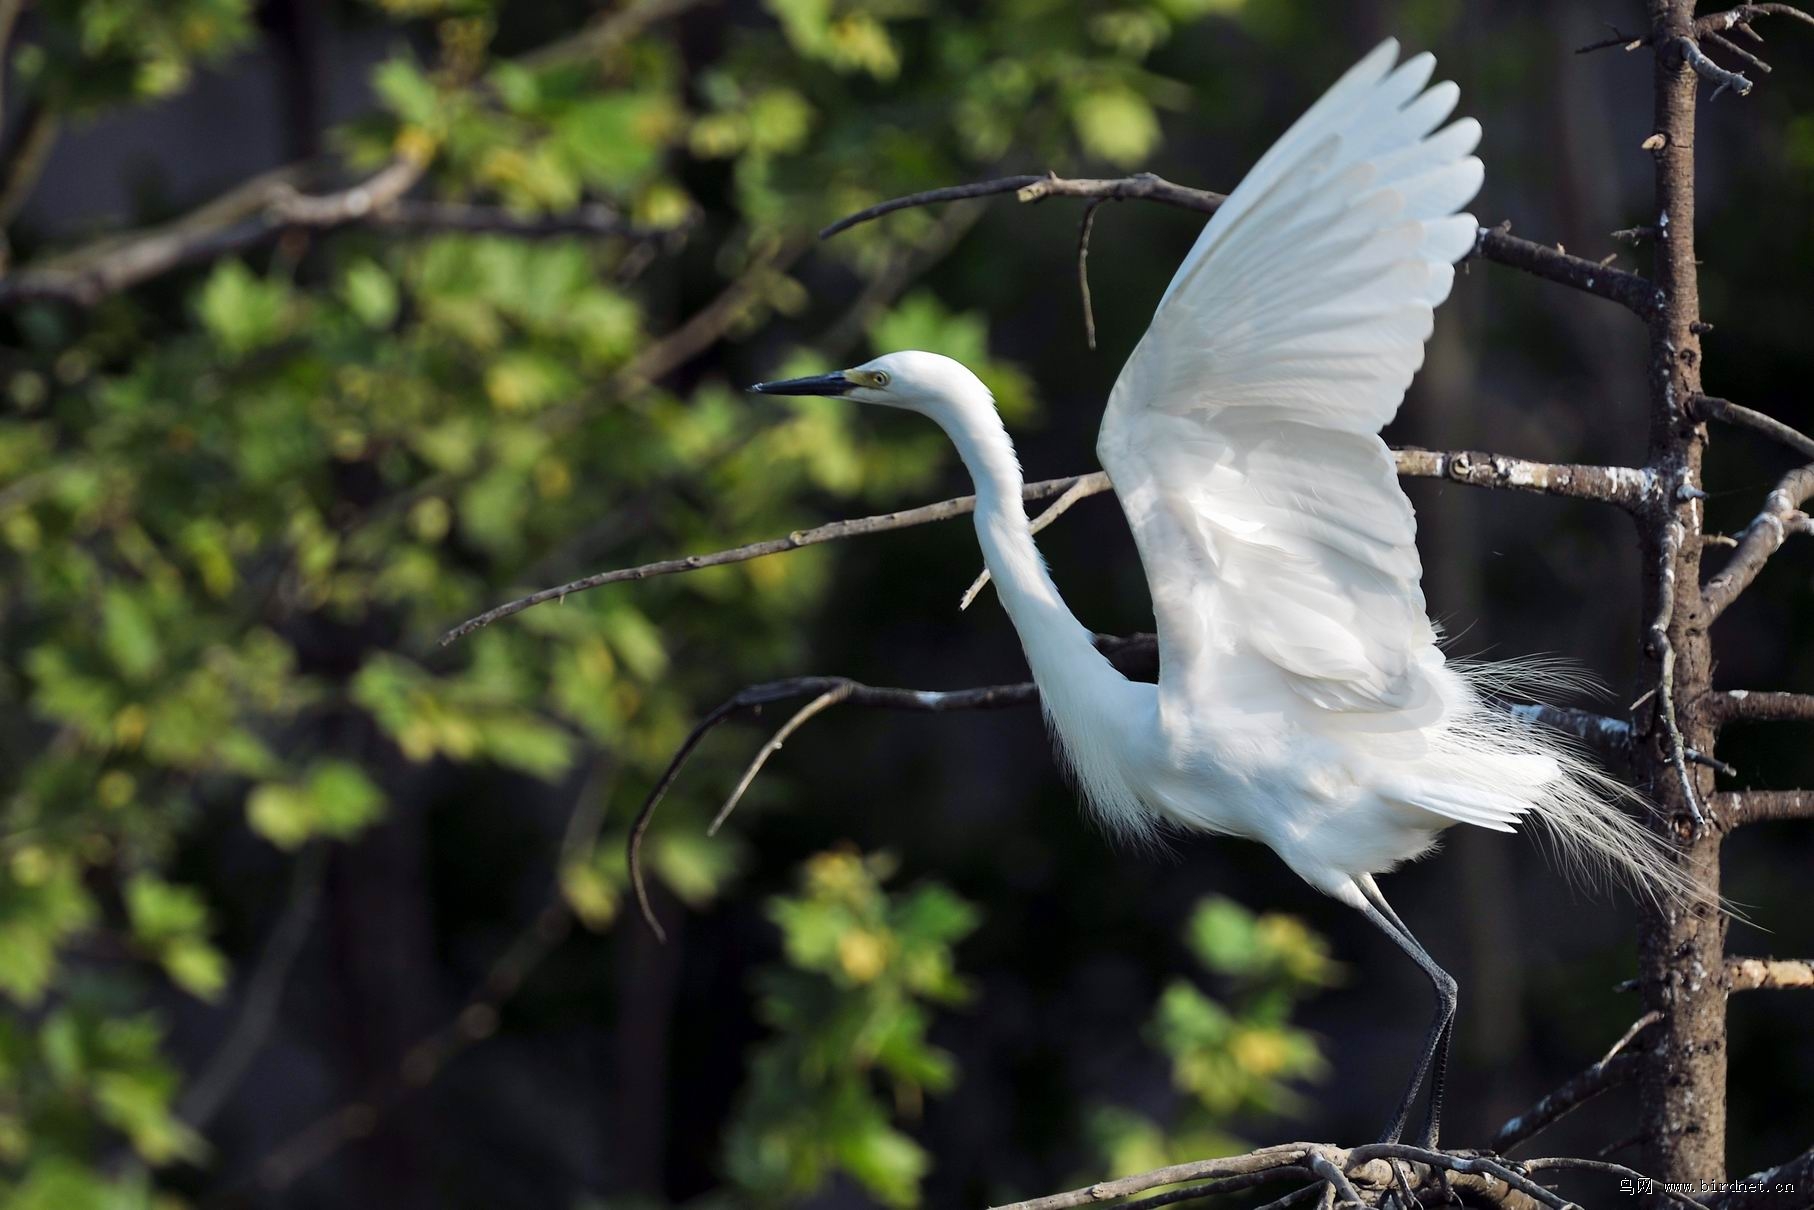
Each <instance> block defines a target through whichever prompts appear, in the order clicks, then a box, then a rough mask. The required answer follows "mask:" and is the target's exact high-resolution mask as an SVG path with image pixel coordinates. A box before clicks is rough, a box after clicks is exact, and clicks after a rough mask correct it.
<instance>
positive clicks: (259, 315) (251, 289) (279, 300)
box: [195, 260, 290, 356]
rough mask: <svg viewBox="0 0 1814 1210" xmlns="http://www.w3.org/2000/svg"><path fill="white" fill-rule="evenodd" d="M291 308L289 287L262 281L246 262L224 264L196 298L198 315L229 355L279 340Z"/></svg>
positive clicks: (215, 271)
mask: <svg viewBox="0 0 1814 1210" xmlns="http://www.w3.org/2000/svg"><path fill="white" fill-rule="evenodd" d="M289 305H290V290H289V287H288V286H287V285H286V284H284V283H283V282H281V281H277V280H273V279H269V278H259V277H255V276H253V274H252V271H251V270H250V269H248V268H247V267H246V266H245V264H244V262H242V261H237V260H226V261H222V262H221V263H220V264H219V265H218V266H216V267H215V270H214V272H213V273H211V274H210V275H209V276H208V280H207V282H206V283H205V284H204V285H203V286H202V289H201V293H200V294H199V295H198V296H197V299H196V307H195V310H196V315H197V316H198V317H199V318H200V319H201V321H202V325H203V326H204V327H205V328H207V330H208V331H209V332H210V333H211V334H212V335H213V336H214V339H215V340H216V341H217V342H219V344H220V346H221V347H222V348H223V349H224V350H226V351H227V352H228V353H230V354H233V355H235V356H241V355H244V354H246V353H249V352H251V351H252V350H254V349H257V348H261V347H263V346H265V345H268V344H270V343H271V342H272V341H274V340H276V339H277V338H278V336H280V335H281V334H282V329H283V321H284V317H285V314H286V312H287V311H288V309H289Z"/></svg>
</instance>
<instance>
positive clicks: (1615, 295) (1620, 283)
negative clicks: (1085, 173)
mask: <svg viewBox="0 0 1814 1210" xmlns="http://www.w3.org/2000/svg"><path fill="white" fill-rule="evenodd" d="M1003 193H1013V194H1015V195H1016V196H1017V197H1018V198H1019V199H1020V200H1021V201H1022V202H1037V201H1040V200H1043V199H1045V198H1049V197H1069V198H1083V199H1087V200H1091V201H1096V202H1102V201H1125V200H1134V199H1138V200H1144V201H1153V202H1162V203H1164V204H1165V205H1168V206H1176V207H1179V208H1181V209H1184V210H1194V211H1196V212H1197V213H1199V214H1214V213H1215V212H1216V210H1217V209H1219V208H1220V207H1221V205H1222V203H1223V202H1224V201H1226V200H1227V196H1226V195H1225V194H1220V193H1211V192H1209V191H1208V190H1205V189H1192V188H1190V187H1188V186H1185V185H1177V184H1173V183H1172V182H1171V181H1168V180H1165V179H1164V178H1163V177H1159V176H1155V175H1153V174H1152V173H1138V174H1136V175H1134V176H1128V177H1117V178H1112V179H1107V180H1091V179H1074V180H1072V179H1065V178H1062V177H1056V176H1050V175H1047V176H1025V175H1023V176H1011V177H998V178H996V179H995V180H989V181H977V182H974V183H972V184H968V185H952V186H947V187H945V188H943V189H928V190H926V191H924V192H921V193H913V194H908V195H906V196H905V197H897V198H890V199H889V200H888V201H885V202H879V203H877V204H876V205H874V206H871V207H869V208H868V209H866V210H859V211H858V212H857V213H855V214H851V215H847V216H845V217H844V218H841V219H839V220H838V221H837V222H835V223H832V224H831V225H830V226H828V227H826V228H824V229H823V230H822V231H820V232H819V238H821V239H830V238H831V237H832V236H834V235H836V234H838V233H839V232H840V231H847V230H849V229H850V228H852V227H854V226H856V225H858V224H859V223H866V222H869V221H870V220H872V219H877V218H881V217H882V216H883V215H886V214H892V213H894V212H895V211H897V210H905V209H908V208H910V207H914V206H931V205H937V204H938V203H941V202H951V201H958V200H961V199H964V198H977V197H992V196H995V195H998V194H1003ZM1474 251H1475V254H1476V255H1479V256H1481V257H1483V258H1484V259H1486V260H1490V261H1497V262H1498V263H1500V264H1502V265H1509V266H1510V267H1512V268H1514V269H1522V270H1523V271H1524V272H1526V273H1531V274H1535V275H1536V276H1538V277H1542V278H1547V279H1548V280H1550V281H1554V282H1559V283H1561V284H1563V285H1566V286H1572V287H1573V288H1575V289H1577V290H1581V291H1584V292H1586V293H1588V294H1595V295H1598V296H1599V297H1601V298H1607V299H1611V300H1612V301H1614V302H1617V303H1620V304H1621V305H1623V306H1625V307H1627V308H1629V309H1631V310H1632V311H1635V312H1637V313H1638V314H1639V315H1645V316H1648V315H1650V314H1652V313H1654V312H1655V310H1656V308H1657V306H1658V299H1659V296H1658V293H1657V289H1656V287H1655V286H1654V285H1652V284H1651V283H1650V282H1649V281H1647V280H1645V279H1644V278H1643V277H1641V276H1639V275H1638V274H1636V273H1628V272H1626V271H1625V270H1623V269H1613V268H1610V267H1608V266H1606V265H1602V264H1599V263H1598V262H1595V261H1591V260H1586V259H1584V258H1582V257H1579V256H1570V255H1569V254H1568V253H1566V252H1564V251H1562V250H1561V249H1560V248H1551V247H1548V246H1546V245H1543V244H1537V243H1533V242H1531V241H1530V240H1526V239H1519V238H1517V237H1516V236H1514V235H1512V234H1511V233H1510V224H1505V223H1502V224H1500V225H1499V226H1498V227H1496V228H1492V229H1487V228H1484V227H1483V228H1481V231H1480V234H1479V236H1478V238H1477V239H1476V240H1475V243H1474Z"/></svg>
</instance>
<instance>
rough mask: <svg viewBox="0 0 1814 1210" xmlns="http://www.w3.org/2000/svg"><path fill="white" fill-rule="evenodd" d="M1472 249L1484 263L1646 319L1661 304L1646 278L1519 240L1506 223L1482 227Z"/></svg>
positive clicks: (1659, 294) (1657, 294)
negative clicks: (1601, 300)
mask: <svg viewBox="0 0 1814 1210" xmlns="http://www.w3.org/2000/svg"><path fill="white" fill-rule="evenodd" d="M1474 248H1475V250H1476V251H1477V252H1478V253H1479V254H1480V256H1481V257H1483V258H1484V259H1486V260H1490V261H1495V262H1497V263H1499V264H1501V265H1508V266H1510V267H1511V268H1514V269H1522V270H1523V271H1524V272H1526V273H1529V274H1532V275H1534V276H1536V277H1541V278H1544V279H1545V280H1547V281H1553V282H1556V283H1557V284H1559V285H1564V286H1569V287H1571V288H1573V289H1576V290H1580V291H1582V292H1583V293H1586V294H1592V295H1595V296H1597V297H1599V298H1604V299H1607V300H1609V301H1611V302H1616V303H1618V304H1619V305H1620V306H1622V307H1624V308H1625V309H1627V310H1628V311H1631V312H1633V313H1634V314H1637V315H1639V316H1643V317H1645V318H1649V317H1650V316H1652V315H1654V314H1655V313H1656V310H1657V308H1658V307H1659V306H1660V305H1661V303H1662V294H1661V292H1660V291H1658V289H1657V287H1656V284H1655V283H1654V282H1652V281H1650V280H1649V279H1648V278H1646V277H1643V276H1642V275H1640V274H1637V273H1630V272H1627V271H1626V270H1624V269H1614V268H1612V267H1611V266H1609V265H1603V264H1601V263H1600V262H1599V261H1591V260H1588V259H1586V258H1585V257H1580V256H1571V255H1569V254H1568V253H1566V252H1564V251H1562V250H1561V249H1560V248H1552V247H1550V246H1549V245H1548V244H1539V243H1535V242H1533V241H1531V240H1527V239H1519V238H1517V237H1516V236H1514V235H1512V234H1511V230H1510V224H1509V223H1501V224H1500V225H1499V226H1497V227H1492V228H1487V227H1482V228H1481V229H1480V235H1479V238H1478V239H1477V240H1476V241H1475V243H1474Z"/></svg>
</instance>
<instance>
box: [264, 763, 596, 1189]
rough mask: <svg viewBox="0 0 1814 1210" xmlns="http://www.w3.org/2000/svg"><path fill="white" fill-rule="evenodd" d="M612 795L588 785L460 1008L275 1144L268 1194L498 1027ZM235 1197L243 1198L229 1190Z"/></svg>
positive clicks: (555, 942) (550, 931)
mask: <svg viewBox="0 0 1814 1210" xmlns="http://www.w3.org/2000/svg"><path fill="white" fill-rule="evenodd" d="M608 798H609V793H608V791H607V790H606V788H604V787H600V786H597V785H594V784H593V783H592V782H591V781H590V780H589V781H588V782H587V784H586V785H585V786H584V787H582V789H581V791H580V795H579V798H578V799H577V801H576V802H575V804H574V808H573V813H572V815H571V816H569V818H568V821H567V828H566V832H565V834H564V835H563V836H562V838H561V845H560V850H559V853H558V854H557V856H556V858H555V860H554V863H553V878H552V879H551V883H552V885H551V887H550V890H549V892H548V898H547V901H546V902H545V904H544V905H543V907H542V909H541V911H539V912H538V913H536V915H535V916H534V917H533V918H532V919H531V920H529V922H528V923H527V924H526V925H524V926H523V928H522V929H521V930H520V931H518V932H517V934H516V935H515V936H514V937H513V938H512V939H511V940H510V942H509V944H507V945H506V946H505V947H504V949H503V950H502V951H501V952H500V953H499V955H498V957H497V958H496V959H495V960H493V962H492V964H491V967H490V968H489V969H488V970H487V971H486V973H485V978H484V979H483V980H482V981H481V982H480V983H479V985H478V987H476V988H475V989H474V990H473V991H472V993H471V994H470V995H469V996H468V997H467V1000H466V1002H465V1004H463V1005H462V1006H461V1007H460V1009H459V1011H457V1012H456V1013H454V1014H453V1016H451V1017H450V1018H448V1019H447V1021H446V1022H445V1023H444V1024H443V1025H442V1026H441V1027H440V1028H439V1029H436V1030H434V1031H433V1032H431V1033H429V1034H427V1035H425V1036H424V1037H422V1038H421V1039H420V1040H419V1041H418V1042H417V1043H416V1044H415V1045H413V1046H411V1047H410V1048H409V1050H408V1051H406V1052H405V1053H404V1054H403V1055H402V1056H401V1058H400V1059H399V1060H398V1061H397V1063H396V1066H395V1068H394V1070H393V1071H391V1072H390V1073H387V1074H386V1075H384V1076H382V1077H380V1078H379V1079H377V1080H376V1081H374V1082H373V1083H372V1084H371V1086H370V1087H369V1088H368V1089H367V1090H366V1092H365V1094H364V1095H363V1096H361V1097H359V1098H358V1099H356V1100H352V1101H349V1102H347V1103H346V1104H344V1105H342V1106H340V1108H338V1109H336V1110H334V1111H332V1112H330V1113H327V1114H324V1115H323V1116H321V1117H319V1118H317V1119H316V1120H315V1121H314V1122H312V1123H310V1124H309V1125H307V1126H305V1127H303V1128H302V1129H301V1130H298V1131H296V1132H295V1133H294V1134H292V1135H290V1136H289V1137H288V1138H286V1139H285V1140H283V1141H282V1142H281V1143H279V1144H278V1145H277V1146H276V1147H275V1148H273V1149H272V1150H271V1151H270V1153H269V1154H267V1155H266V1156H265V1158H264V1159H263V1160H262V1161H260V1162H259V1164H258V1168H257V1173H256V1175H255V1178H254V1179H255V1180H256V1182H257V1185H258V1188H259V1190H260V1191H261V1192H262V1193H265V1194H271V1193H276V1192H278V1191H280V1190H283V1189H285V1188H288V1187H289V1186H290V1185H292V1184H294V1183H295V1182H296V1180H297V1179H298V1178H300V1177H301V1176H303V1175H304V1174H305V1173H307V1172H309V1171H310V1170H312V1169H314V1168H315V1167H317V1166H318V1165H320V1164H321V1163H323V1162H325V1161H326V1160H327V1159H329V1158H330V1157H331V1156H333V1155H334V1153H335V1152H337V1151H339V1150H340V1149H341V1148H342V1147H344V1146H346V1145H347V1144H348V1143H350V1142H352V1141H353V1140H355V1139H358V1138H361V1137H363V1136H365V1135H367V1134H369V1133H371V1130H372V1127H373V1126H374V1125H375V1124H376V1123H377V1121H378V1119H379V1117H380V1116H381V1115H382V1114H384V1113H386V1112H388V1111H389V1110H390V1109H392V1108H393V1107H395V1106H396V1105H397V1104H398V1103H399V1102H400V1101H402V1100H403V1099H404V1098H405V1097H407V1096H409V1095H410V1094H411V1093H412V1092H414V1091H416V1090H418V1089H421V1088H423V1087H426V1086H427V1085H428V1084H431V1083H433V1082H434V1080H435V1079H436V1078H438V1077H439V1076H440V1074H441V1072H442V1071H444V1070H445V1069H446V1067H447V1065H448V1064H449V1063H451V1062H452V1061H453V1060H454V1059H455V1058H456V1057H458V1056H459V1055H461V1054H463V1053H464V1052H465V1051H467V1050H469V1049H470V1048H471V1047H473V1046H475V1045H477V1044H478V1043H480V1042H482V1041H484V1040H485V1039H486V1038H489V1037H491V1036H492V1034H493V1033H495V1032H496V1030H497V1027H498V1016H499V1012H500V1010H501V1009H502V1008H503V1006H504V1004H505V1003H506V1002H507V1001H508V1000H509V999H510V998H511V997H513V996H515V995H516V994H517V992H518V991H519V990H521V988H522V986H523V984H524V982H525V981H526V980H527V979H528V978H529V976H530V975H531V974H533V973H534V972H535V969H536V968H537V967H538V966H540V965H541V963H542V961H543V960H544V959H546V958H547V957H548V955H549V954H551V953H553V952H554V950H555V949H556V947H558V946H559V945H560V943H561V942H562V941H563V940H565V938H566V936H567V933H568V931H569V930H570V929H571V927H572V924H573V912H572V909H571V908H570V907H568V905H567V900H566V897H565V895H564V893H563V892H562V890H561V881H560V875H561V871H563V870H565V869H566V868H567V867H568V865H569V864H570V863H571V862H572V861H574V860H575V859H576V858H577V857H578V855H579V854H580V853H582V852H583V851H585V850H587V849H589V848H590V847H591V846H592V845H593V844H594V843H595V842H596V841H597V838H598V827H599V823H600V821H601V820H602V818H603V814H604V812H603V807H604V803H605V801H606V800H607V799H608ZM228 1200H238V1199H234V1198H233V1197H232V1195H231V1194H229V1198H228ZM259 1200H264V1199H259Z"/></svg>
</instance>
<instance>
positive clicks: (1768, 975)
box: [1726, 958, 1814, 992]
mask: <svg viewBox="0 0 1814 1210" xmlns="http://www.w3.org/2000/svg"><path fill="white" fill-rule="evenodd" d="M1726 987H1727V989H1728V990H1730V991H1735V992H1748V991H1758V990H1776V989H1791V988H1793V989H1796V990H1803V989H1807V988H1814V962H1811V961H1809V960H1808V959H1806V958H1728V959H1726Z"/></svg>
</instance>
